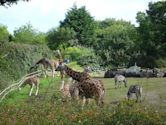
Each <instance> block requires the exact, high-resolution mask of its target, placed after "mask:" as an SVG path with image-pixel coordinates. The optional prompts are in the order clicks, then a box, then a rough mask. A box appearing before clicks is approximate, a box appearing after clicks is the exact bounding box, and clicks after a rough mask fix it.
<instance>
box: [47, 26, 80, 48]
mask: <svg viewBox="0 0 166 125" xmlns="http://www.w3.org/2000/svg"><path fill="white" fill-rule="evenodd" d="M46 41H47V44H48V46H49V47H50V48H51V49H54V50H56V49H60V48H61V47H62V48H63V49H65V48H66V47H68V46H71V45H77V44H78V43H77V40H76V39H75V32H74V30H72V29H70V28H68V27H67V28H63V27H62V28H57V29H55V28H53V29H52V30H50V31H49V32H48V33H47V37H46Z"/></svg>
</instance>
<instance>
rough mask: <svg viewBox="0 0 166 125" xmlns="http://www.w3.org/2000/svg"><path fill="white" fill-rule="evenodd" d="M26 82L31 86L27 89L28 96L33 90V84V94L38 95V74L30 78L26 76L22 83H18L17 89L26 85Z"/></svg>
mask: <svg viewBox="0 0 166 125" xmlns="http://www.w3.org/2000/svg"><path fill="white" fill-rule="evenodd" d="M27 84H29V85H30V86H31V89H30V91H29V96H31V95H32V91H33V88H34V86H36V93H35V96H37V95H38V91H39V84H40V79H39V77H38V76H36V75H34V76H31V77H30V78H28V79H27V80H25V81H24V82H23V84H21V85H19V90H21V87H24V86H26V85H27Z"/></svg>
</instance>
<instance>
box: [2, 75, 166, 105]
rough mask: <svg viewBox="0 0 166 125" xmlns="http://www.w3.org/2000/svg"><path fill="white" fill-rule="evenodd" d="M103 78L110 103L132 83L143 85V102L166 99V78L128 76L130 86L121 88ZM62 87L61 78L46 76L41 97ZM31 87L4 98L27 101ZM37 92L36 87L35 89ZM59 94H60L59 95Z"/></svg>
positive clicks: (7, 100) (112, 81)
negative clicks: (116, 87)
mask: <svg viewBox="0 0 166 125" xmlns="http://www.w3.org/2000/svg"><path fill="white" fill-rule="evenodd" d="M99 79H102V81H103V82H104V85H105V88H106V95H105V102H106V103H107V104H108V103H110V102H112V101H118V100H123V99H125V98H126V94H127V91H128V88H129V86H130V85H133V84H139V85H141V86H142V87H143V103H144V104H146V103H147V104H148V105H149V104H150V105H152V106H155V107H156V108H157V106H159V105H160V103H161V102H164V101H166V78H127V81H128V87H127V88H125V87H124V86H123V85H122V87H121V88H118V89H115V85H114V79H113V78H99ZM59 88H60V79H59V77H58V78H57V77H56V78H54V79H53V78H46V79H42V80H41V84H40V89H39V95H38V96H39V97H46V98H49V96H51V95H54V94H55V93H58V91H59ZM29 89H30V87H29V86H28V85H27V86H26V87H24V88H23V89H22V90H21V91H15V92H12V93H11V94H10V95H9V96H7V98H6V99H5V100H4V102H5V103H15V102H17V103H18V102H19V101H25V100H26V99H29V98H33V97H34V95H33V96H32V97H29V96H28V93H29ZM33 92H34V93H35V89H34V91H33ZM57 96H58V95H57Z"/></svg>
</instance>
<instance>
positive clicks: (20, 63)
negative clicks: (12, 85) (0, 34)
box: [0, 42, 53, 82]
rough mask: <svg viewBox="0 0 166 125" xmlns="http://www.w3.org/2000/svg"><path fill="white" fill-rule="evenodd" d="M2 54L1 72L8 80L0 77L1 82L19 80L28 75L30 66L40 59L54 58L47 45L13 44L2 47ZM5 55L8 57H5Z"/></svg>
mask: <svg viewBox="0 0 166 125" xmlns="http://www.w3.org/2000/svg"><path fill="white" fill-rule="evenodd" d="M0 53H2V56H1V57H0V58H1V59H0V72H1V74H7V78H5V77H0V79H1V81H4V80H5V79H6V80H7V79H9V81H10V80H17V79H19V78H20V77H21V76H23V75H24V74H26V73H27V71H28V70H29V68H30V66H32V65H33V64H34V63H35V62H37V61H38V60H39V59H40V58H42V57H51V56H53V54H52V51H50V49H49V48H48V47H47V46H45V45H28V44H20V43H13V42H11V43H7V44H4V45H3V46H0ZM3 55H6V56H4V57H3ZM2 79H4V80H2ZM6 80H5V81H6ZM6 82H7V81H6Z"/></svg>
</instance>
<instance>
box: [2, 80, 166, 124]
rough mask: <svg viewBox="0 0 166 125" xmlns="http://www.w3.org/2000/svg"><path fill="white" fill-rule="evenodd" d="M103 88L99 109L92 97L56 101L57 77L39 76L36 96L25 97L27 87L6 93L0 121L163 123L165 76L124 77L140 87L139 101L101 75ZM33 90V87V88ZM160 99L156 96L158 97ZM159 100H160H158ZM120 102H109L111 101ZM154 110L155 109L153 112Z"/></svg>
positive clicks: (9, 122)
mask: <svg viewBox="0 0 166 125" xmlns="http://www.w3.org/2000/svg"><path fill="white" fill-rule="evenodd" d="M101 79H102V80H103V82H104V85H105V88H106V95H105V106H104V107H103V108H99V107H97V106H96V104H95V103H94V101H93V100H92V101H91V102H90V104H89V105H87V106H85V107H84V109H82V107H81V104H77V103H75V102H71V101H68V102H66V103H62V102H61V100H60V92H59V88H60V84H61V82H60V78H59V77H56V78H51V77H49V78H42V79H41V84H40V89H39V95H38V96H34V94H33V95H32V96H31V97H29V96H28V93H29V89H30V88H29V86H26V87H24V88H23V89H22V90H21V91H18V90H17V91H14V92H12V93H11V94H9V95H8V96H7V97H6V98H5V100H3V102H2V103H1V104H0V124H6V125H8V124H9V125H10V124H12V125H13V124H16V125H19V124H23V125H24V124H26V125H31V124H37V125H40V124H43V125H50V124H58V125H62V124H65V125H87V124H88V125H101V124H105V125H115V124H117V125H123V124H124V125H126V124H128V125H139V124H141V125H142V124H144V125H156V124H161V125H164V124H166V119H165V118H166V111H165V112H162V111H161V110H160V106H161V102H162V101H164V100H166V98H165V97H166V96H165V95H166V91H165V88H166V78H149V79H147V78H127V80H128V86H130V85H132V84H140V85H142V86H143V98H144V100H143V102H142V103H135V101H126V100H125V98H126V93H127V90H128V87H127V88H125V87H124V86H122V87H121V88H119V89H115V86H114V80H113V78H101ZM33 92H34V93H35V89H34V91H33ZM161 96H162V97H163V98H160V97H161ZM161 99H163V100H161ZM116 100H118V101H120V105H119V106H116V105H111V104H110V103H111V102H113V101H116ZM156 110H157V111H158V112H156Z"/></svg>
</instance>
